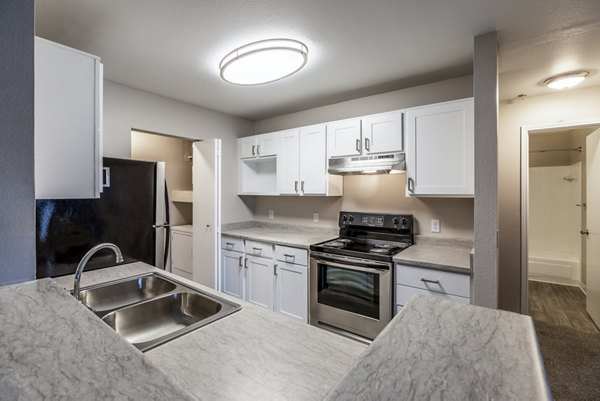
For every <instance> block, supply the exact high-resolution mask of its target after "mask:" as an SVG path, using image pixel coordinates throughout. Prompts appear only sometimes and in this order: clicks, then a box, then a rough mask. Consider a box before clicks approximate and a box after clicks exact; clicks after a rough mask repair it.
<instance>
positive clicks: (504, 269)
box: [498, 76, 600, 312]
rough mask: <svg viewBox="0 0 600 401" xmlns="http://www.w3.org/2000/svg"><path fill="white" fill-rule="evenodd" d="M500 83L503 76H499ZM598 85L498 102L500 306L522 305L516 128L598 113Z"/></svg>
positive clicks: (598, 115)
mask: <svg viewBox="0 0 600 401" xmlns="http://www.w3.org/2000/svg"><path fill="white" fill-rule="evenodd" d="M500 78H501V80H500V83H501V84H502V76H501V77H500ZM599 104H600V86H593V87H589V88H582V89H571V90H567V91H562V92H552V93H551V94H549V95H544V96H535V97H530V98H525V99H523V100H521V99H516V100H511V101H506V102H502V103H501V104H500V132H499V134H498V196H499V222H498V223H499V230H500V250H499V252H500V253H499V268H498V273H499V290H500V294H499V307H500V308H502V309H507V310H511V311H515V312H518V311H520V309H521V161H520V157H521V127H522V126H533V125H541V124H557V125H559V124H562V123H564V122H565V121H577V120H584V119H592V118H600V109H599V108H598V105H599Z"/></svg>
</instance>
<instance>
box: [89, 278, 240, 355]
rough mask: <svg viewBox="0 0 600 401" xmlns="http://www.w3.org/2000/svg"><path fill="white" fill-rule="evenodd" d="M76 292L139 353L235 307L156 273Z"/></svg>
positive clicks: (237, 306)
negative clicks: (138, 350)
mask: <svg viewBox="0 0 600 401" xmlns="http://www.w3.org/2000/svg"><path fill="white" fill-rule="evenodd" d="M80 296H81V302H83V304H84V305H86V306H87V307H88V308H89V309H91V310H92V311H93V312H94V313H95V314H96V315H97V316H98V317H100V318H101V319H102V321H104V322H105V323H106V324H108V325H109V326H110V327H112V328H113V329H114V330H115V331H116V332H117V333H118V334H120V335H121V336H123V337H124V338H125V339H126V340H128V341H129V342H130V343H131V344H133V345H134V346H135V347H137V348H138V349H140V350H141V351H148V350H150V349H152V348H154V347H156V346H158V345H161V344H164V343H165V342H167V341H171V340H173V339H175V338H177V337H179V336H182V335H184V334H186V333H189V332H190V331H192V330H196V329H197V328H200V327H202V326H205V325H207V324H209V323H212V322H214V321H215V320H218V319H221V318H223V317H225V316H227V315H230V314H232V313H234V312H236V311H238V310H240V309H241V306H240V305H238V304H235V303H233V302H229V301H227V300H225V299H222V298H219V297H217V296H214V295H211V294H208V293H205V292H203V291H199V290H196V289H194V288H191V287H189V286H187V285H185V284H183V283H181V282H179V281H177V280H173V279H172V278H168V277H166V276H163V275H161V274H159V273H148V274H144V275H139V276H134V277H128V278H124V279H121V280H116V281H111V282H108V283H103V284H98V285H94V286H90V287H86V288H82V289H81V293H80Z"/></svg>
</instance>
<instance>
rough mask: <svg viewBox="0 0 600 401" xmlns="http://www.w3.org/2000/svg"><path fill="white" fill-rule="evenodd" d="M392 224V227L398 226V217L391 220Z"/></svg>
mask: <svg viewBox="0 0 600 401" xmlns="http://www.w3.org/2000/svg"><path fill="white" fill-rule="evenodd" d="M392 223H394V225H398V224H399V223H400V219H399V218H398V217H394V218H393V219H392Z"/></svg>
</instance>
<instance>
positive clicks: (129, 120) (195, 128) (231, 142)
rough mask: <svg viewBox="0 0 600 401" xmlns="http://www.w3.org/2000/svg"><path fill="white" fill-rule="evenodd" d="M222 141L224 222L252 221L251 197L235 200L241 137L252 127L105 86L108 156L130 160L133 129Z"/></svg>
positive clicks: (116, 86) (123, 88)
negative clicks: (239, 139) (238, 146)
mask: <svg viewBox="0 0 600 401" xmlns="http://www.w3.org/2000/svg"><path fill="white" fill-rule="evenodd" d="M132 129H138V130H141V131H149V132H156V133H161V134H167V135H173V136H178V137H183V138H190V139H209V138H220V139H221V141H222V152H223V155H222V199H223V204H222V223H224V224H225V223H230V222H236V221H245V220H251V219H252V210H253V208H254V204H253V200H252V199H245V200H242V199H241V198H240V197H238V196H237V173H236V171H237V138H238V137H240V136H246V135H248V134H251V133H252V130H253V123H252V122H251V121H249V120H245V119H242V118H238V117H233V116H230V115H226V114H222V113H218V112H216V111H212V110H207V109H203V108H201V107H197V106H194V105H191V104H188V103H183V102H179V101H176V100H173V99H169V98H165V97H162V96H158V95H154V94H151V93H148V92H143V91H140V90H137V89H133V88H129V87H127V86H123V85H119V84H116V83H114V82H109V81H105V82H104V156H107V157H120V158H130V157H131V130H132Z"/></svg>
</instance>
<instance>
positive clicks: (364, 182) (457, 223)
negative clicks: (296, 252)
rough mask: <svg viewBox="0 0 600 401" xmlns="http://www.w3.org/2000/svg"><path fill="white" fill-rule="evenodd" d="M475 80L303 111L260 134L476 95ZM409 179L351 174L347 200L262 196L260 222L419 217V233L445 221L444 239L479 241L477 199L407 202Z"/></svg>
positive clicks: (258, 128)
mask: <svg viewBox="0 0 600 401" xmlns="http://www.w3.org/2000/svg"><path fill="white" fill-rule="evenodd" d="M472 95H473V82H472V76H465V77H459V78H454V79H449V80H445V81H440V82H435V83H432V84H428V85H422V86H417V87H413V88H408V89H401V90H397V91H392V92H386V93H382V94H379V95H374V96H367V97H363V98H359V99H353V100H350V101H346V102H341V103H336V104H332V105H328V106H323V107H317V108H314V109H309V110H304V111H301V112H297V113H292V114H286V115H283V116H278V117H273V118H269V119H265V120H260V121H257V122H256V124H255V133H264V132H272V131H279V130H283V129H288V128H294V127H301V126H305V125H310V124H317V123H323V122H328V121H334V120H338V119H344V118H351V117H359V116H362V115H366V114H373V113H380V112H385V111H392V110H398V109H403V108H407V107H413V106H420V105H425V104H431V103H436V102H443V101H448V100H454V99H461V98H466V97H471V96H472ZM405 180H406V176H405V175H404V174H400V175H389V176H387V175H379V176H346V177H344V196H343V197H342V198H323V197H318V198H309V197H303V198H297V197H256V207H255V218H256V219H259V220H265V219H267V218H268V210H274V212H275V221H281V222H295V223H299V224H307V225H310V224H313V223H312V216H313V213H314V212H318V213H319V214H320V216H319V217H320V223H319V225H323V226H331V227H336V226H337V218H338V213H339V211H340V210H349V211H370V212H384V213H406V214H414V215H415V218H416V220H417V222H418V228H417V230H418V232H419V233H421V234H430V235H431V232H430V220H431V219H432V218H437V219H440V220H441V224H442V232H441V233H440V234H439V235H440V236H459V237H469V238H472V237H473V199H431V198H407V197H406V196H405V193H404V188H405Z"/></svg>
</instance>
